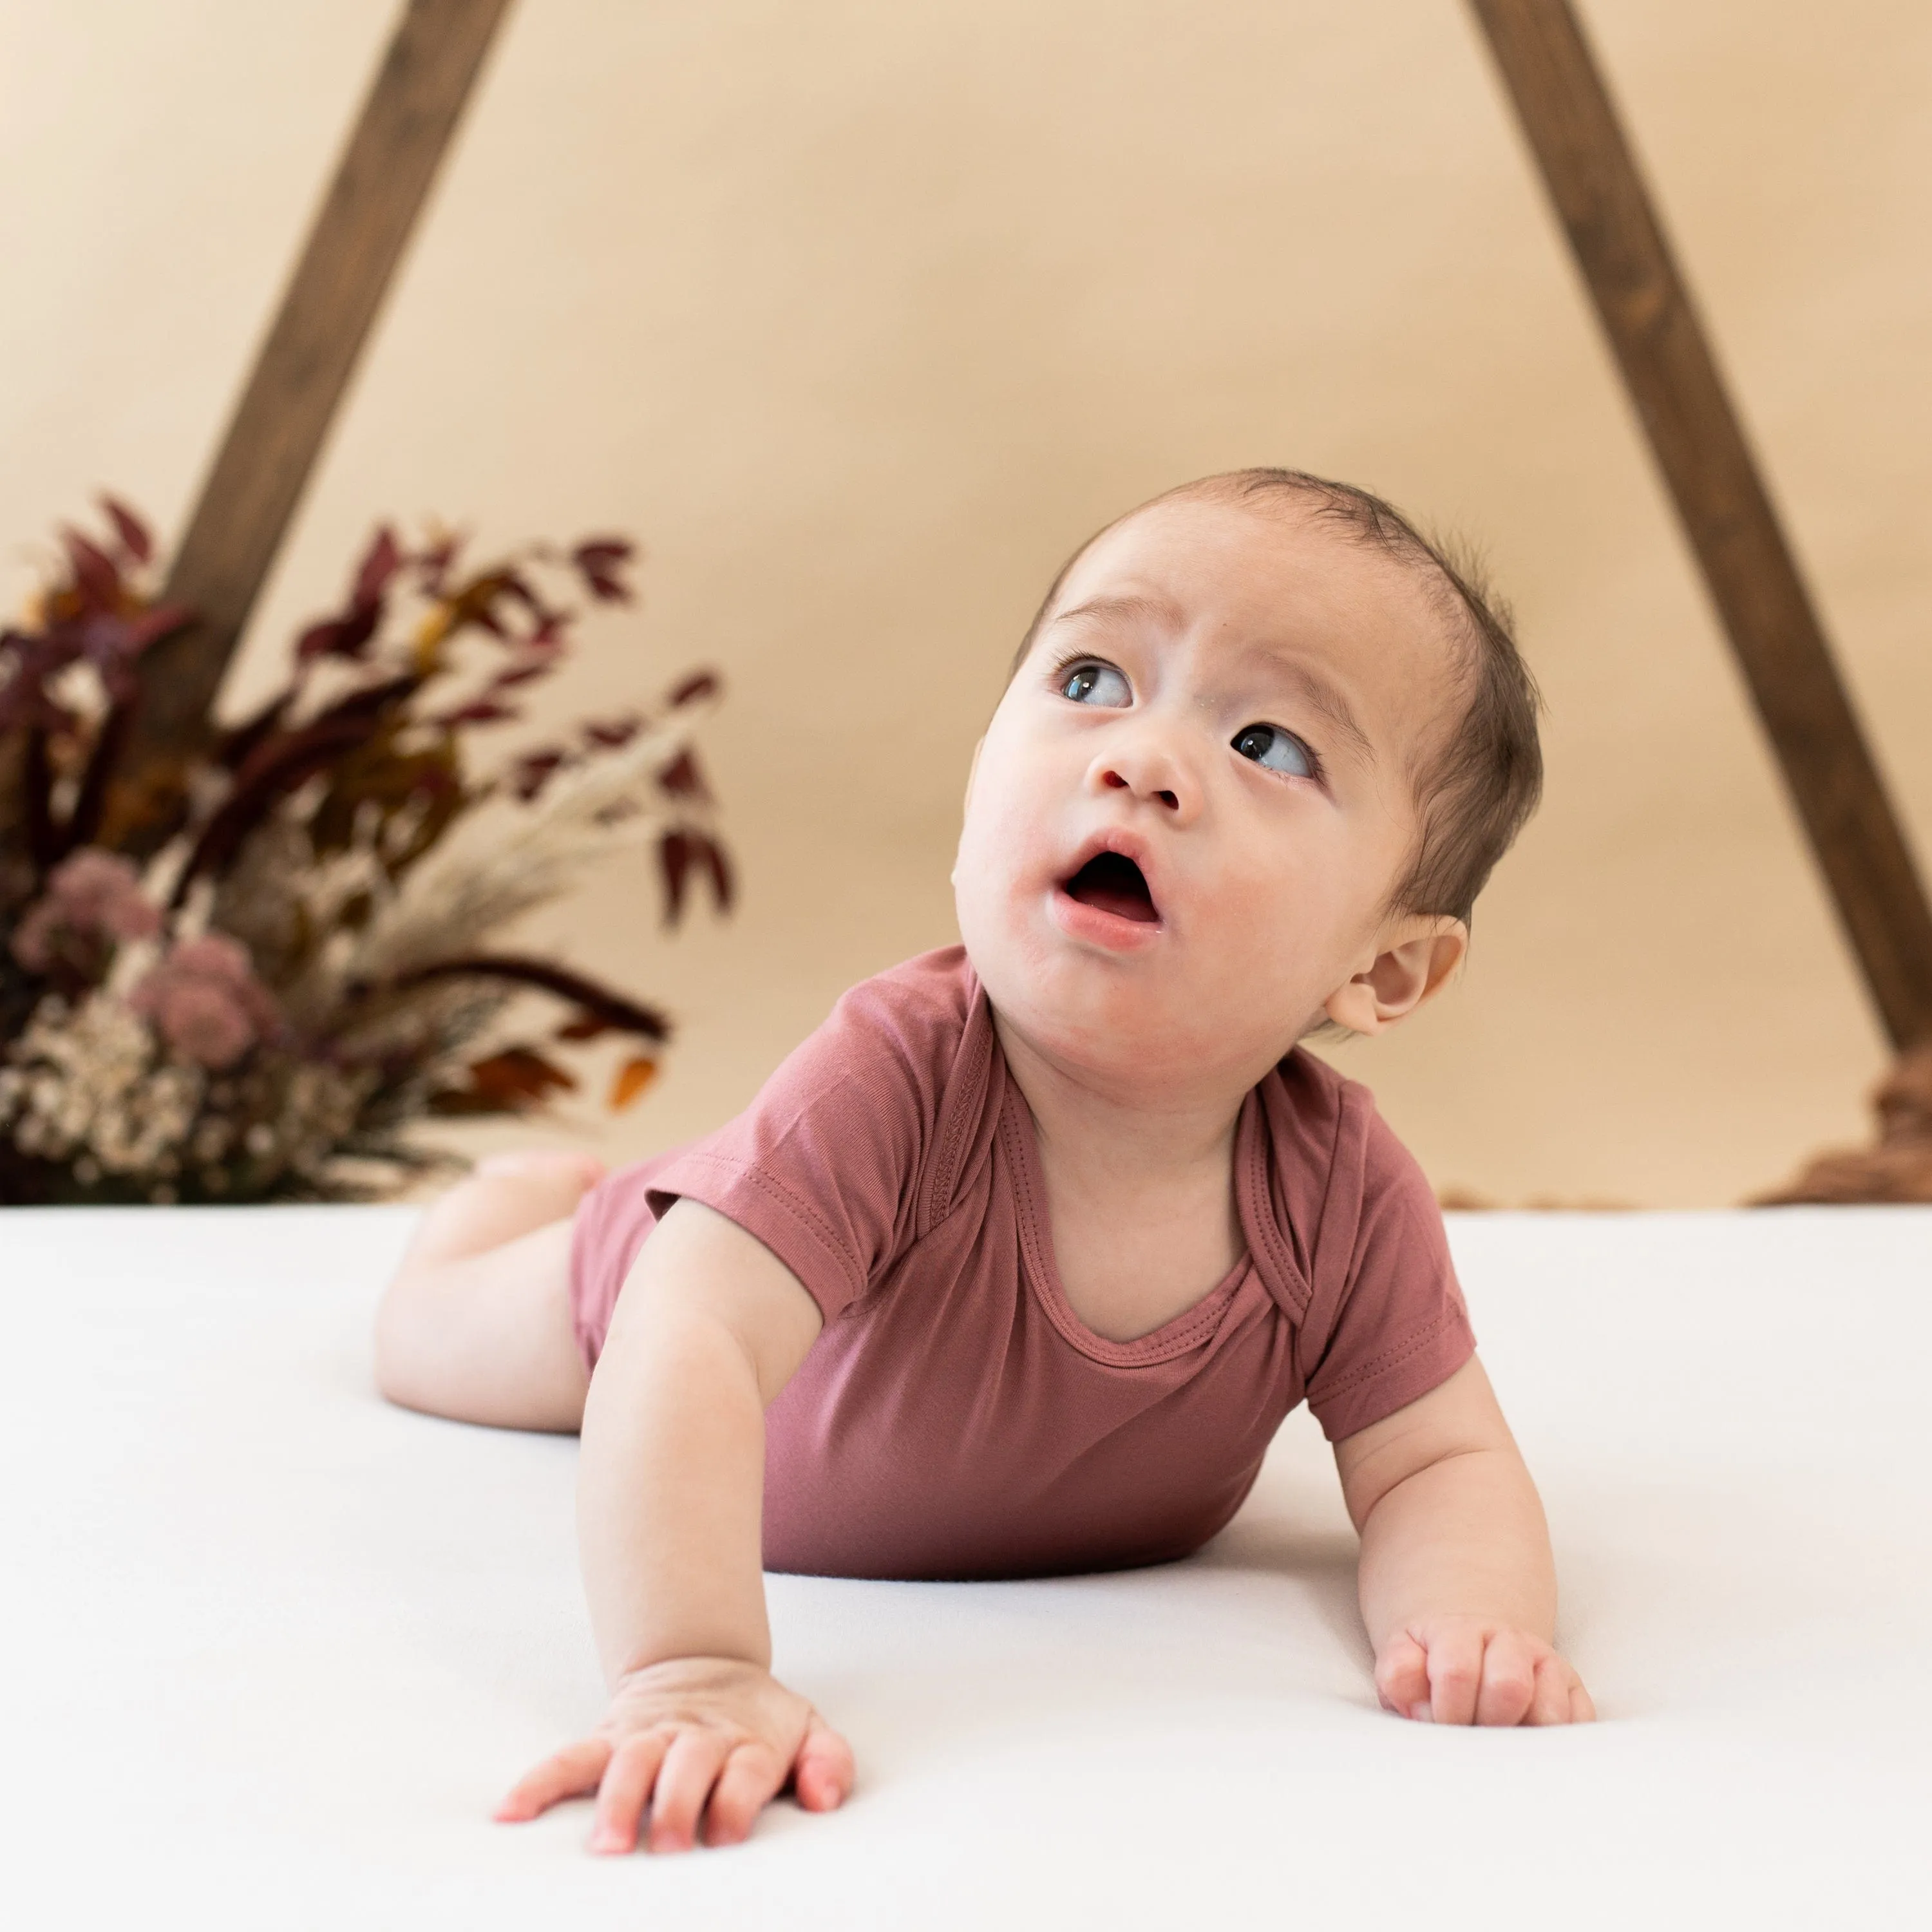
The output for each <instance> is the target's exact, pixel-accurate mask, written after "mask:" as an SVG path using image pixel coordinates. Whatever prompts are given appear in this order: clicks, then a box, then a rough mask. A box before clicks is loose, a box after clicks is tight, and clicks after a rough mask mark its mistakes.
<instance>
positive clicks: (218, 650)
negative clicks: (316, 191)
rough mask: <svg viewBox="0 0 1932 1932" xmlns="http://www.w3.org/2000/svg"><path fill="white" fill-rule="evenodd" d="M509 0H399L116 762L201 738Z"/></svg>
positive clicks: (207, 499)
mask: <svg viewBox="0 0 1932 1932" xmlns="http://www.w3.org/2000/svg"><path fill="white" fill-rule="evenodd" d="M508 5H509V0H408V4H407V6H406V7H404V12H403V16H402V18H401V20H400V21H399V22H398V25H397V27H396V30H395V35H394V37H392V40H390V43H389V51H388V52H387V54H386V55H385V56H384V57H383V64H382V66H381V67H380V68H379V69H378V70H377V74H376V77H375V80H374V83H373V84H372V85H371V88H370V90H369V93H368V98H366V99H365V101H364V102H363V104H362V114H361V115H360V117H359V119H358V120H357V121H356V125H355V127H354V129H353V130H352V132H351V133H350V137H349V142H348V145H347V147H346V148H345V149H344V151H343V154H342V158H341V161H340V163H338V166H337V168H336V171H335V179H334V181H332V182H331V183H330V184H329V191H328V193H327V194H326V196H324V197H323V202H322V205H321V207H320V209H319V210H318V211H317V214H316V217H315V220H314V225H313V226H311V229H310V230H309V234H308V242H307V244H306V245H305V247H304V248H303V250H302V255H301V257H300V259H299V260H298V261H297V263H296V267H295V272H294V273H293V275H291V276H290V279H289V283H288V287H287V290H285V291H284V294H283V296H282V304H281V308H280V310H279V311H278V312H277V314H276V316H275V321H274V323H272V325H271V326H270V328H269V333H268V336H267V338H266V341H264V342H263V345H262V349H261V353H260V356H258V357H257V360H256V364H255V368H254V374H252V375H251V377H249V379H248V386H247V387H246V388H245V389H244V390H243V391H242V398H241V401H239V403H238V404H236V408H235V413H234V415H233V417H232V418H231V419H230V420H229V425H228V430H227V434H226V435H225V436H224V437H223V439H222V441H221V445H220V449H218V450H217V452H216V455H215V458H214V463H213V465H212V466H211V469H209V471H208V477H207V480H206V481H205V483H204V484H202V492H201V496H200V500H199V502H197V503H196V505H195V506H194V509H193V512H192V514H190V517H189V518H188V522H187V530H186V532H185V533H184V535H183V536H182V538H181V542H180V544H179V547H178V548H177V549H176V550H175V556H174V561H173V565H172V568H171V569H170V571H169V576H168V581H167V586H166V590H165V591H164V592H163V595H164V596H165V597H166V598H167V599H168V600H169V601H171V602H172V601H179V602H182V603H185V604H191V605H192V606H193V607H194V609H195V610H196V612H197V613H198V618H197V621H196V622H195V624H194V625H193V626H192V627H191V628H189V629H187V630H185V631H181V632H179V633H178V634H176V635H175V636H174V637H171V638H169V639H167V640H165V641H164V642H163V643H161V644H159V645H157V646H156V647H155V649H154V652H153V653H152V655H151V659H150V661H149V665H148V674H147V675H146V676H145V677H144V679H143V681H142V682H143V685H144V689H143V693H142V707H141V710H140V712H139V715H138V716H137V717H136V719H135V721H134V728H133V732H132V733H131V734H130V740H129V743H128V745H127V751H126V752H125V753H124V756H123V757H122V760H121V769H122V771H123V772H139V771H140V770H141V769H143V768H145V767H146V766H150V765H151V764H154V763H164V764H169V765H172V764H176V763H178V762H179V761H180V760H182V759H183V758H184V757H187V756H188V755H190V754H192V753H193V751H196V750H197V749H199V748H201V747H202V746H203V745H205V744H206V743H207V742H208V739H209V736H210V735H211V731H212V727H213V712H214V700H215V697H216V694H217V692H218V691H219V690H220V685H221V679H222V675H223V672H224V671H225V670H226V668H227V666H228V662H229V658H231V657H232V656H233V654H234V651H235V647H236V645H237V643H239V641H240V640H241V637H242V630H243V628H244V627H245V625H246V624H247V623H248V614H249V612H250V611H251V610H252V609H253V608H254V603H255V600H256V598H257V596H258V595H260V592H261V589H262V586H263V582H264V580H266V577H267V576H268V574H269V567H270V565H272V563H273V562H274V561H275V553H276V551H277V550H278V549H279V548H280V547H281V541H282V538H283V535H284V532H286V531H287V528H288V526H289V522H290V518H291V517H293V514H294V513H295V508H296V504H297V503H298V502H299V501H300V499H301V496H302V488H303V486H304V484H305V483H306V482H307V481H308V476H309V472H310V471H311V469H313V468H314V464H315V460H316V458H317V455H318V453H319V452H320V449H321V448H322V444H323V438H324V437H326V434H328V431H329V422H330V419H331V418H332V416H334V415H335V408H336V405H337V404H338V402H339V401H341V397H342V392H343V391H344V389H345V388H346V387H347V385H348V382H349V378H350V374H351V373H352V371H353V370H354V368H355V366H356V358H357V356H358V355H359V353H360V352H361V350H362V344H363V343H364V341H365V339H366V338H367V337H368V333H369V329H370V326H371V323H373V322H374V320H375V317H376V313H377V310H378V308H380V306H381V304H382V300H383V293H384V291H385V290H386V289H387V288H388V287H389V281H390V278H391V277H392V275H393V274H394V273H395V267H396V264H397V262H398V260H399V259H400V258H401V255H402V252H403V249H404V245H406V244H407V242H408V240H409V237H410V229H411V228H412V227H413V226H414V224H415V222H416V216H417V214H418V212H419V211H420V209H421V208H422V204H423V202H424V199H425V197H426V196H428V192H429V188H430V184H431V181H433V180H434V178H435V175H436V171H437V163H439V162H440V160H442V158H443V153H444V151H445V149H446V148H447V147H448V146H449V140H450V136H451V135H452V133H454V132H455V127H456V124H457V121H458V118H459V117H460V115H461V114H462V112H463V104H464V102H465V101H466V100H467V99H468V98H469V93H470V91H471V89H472V86H473V84H474V83H475V79H476V75H477V71H478V68H481V65H482V62H483V58H484V54H485V53H486V52H487V51H488V49H489V46H490V40H491V37H492V36H493V34H495V32H496V28H497V26H498V24H499V22H500V21H501V20H502V17H503V15H504V13H505V11H506V10H507V9H508Z"/></svg>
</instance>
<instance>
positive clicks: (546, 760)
mask: <svg viewBox="0 0 1932 1932" xmlns="http://www.w3.org/2000/svg"><path fill="white" fill-rule="evenodd" d="M563 763H564V755H563V754H562V752H561V751H530V752H528V753H526V754H525V755H524V756H523V757H520V758H519V759H518V760H517V763H516V764H515V766H514V768H513V769H512V770H511V775H510V789H511V790H512V791H514V793H516V795H517V798H518V799H519V800H520V802H522V803H523V804H525V805H528V804H529V802H530V800H531V799H533V798H535V796H537V794H538V793H539V792H541V790H543V788H544V786H545V785H547V784H549V782H550V780H551V779H552V778H554V777H555V776H556V774H557V772H558V771H559V769H561V767H562V765H563Z"/></svg>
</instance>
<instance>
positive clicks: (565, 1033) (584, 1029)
mask: <svg viewBox="0 0 1932 1932" xmlns="http://www.w3.org/2000/svg"><path fill="white" fill-rule="evenodd" d="M609 1031H610V1025H609V1024H608V1022H606V1021H604V1020H601V1019H598V1017H597V1016H596V1015H595V1013H579V1014H578V1015H577V1017H576V1019H574V1020H565V1022H564V1023H563V1025H562V1026H560V1027H559V1028H557V1030H556V1038H557V1039H559V1040H571V1041H573V1042H577V1043H581V1042H582V1041H584V1040H601V1038H602V1037H604V1034H607V1033H608V1032H609Z"/></svg>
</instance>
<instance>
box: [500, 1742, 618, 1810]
mask: <svg viewBox="0 0 1932 1932" xmlns="http://www.w3.org/2000/svg"><path fill="white" fill-rule="evenodd" d="M608 1763H610V1744H609V1742H608V1741H607V1739H603V1738H586V1739H583V1741H582V1742H580V1743H578V1744H574V1745H565V1747H564V1748H563V1749H562V1751H556V1752H553V1753H552V1754H551V1755H550V1757H547V1758H545V1759H544V1761H543V1763H541V1764H540V1765H538V1766H537V1767H536V1769H535V1770H533V1771H526V1772H524V1774H523V1776H522V1777H521V1778H519V1779H518V1780H517V1783H516V1784H515V1786H514V1787H513V1788H512V1790H511V1792H510V1793H509V1795H508V1796H507V1797H506V1798H505V1799H504V1800H503V1802H502V1804H500V1805H498V1806H497V1807H496V1812H495V1814H494V1816H495V1817H496V1822H497V1823H499V1824H501V1825H521V1824H526V1823H528V1822H529V1820H531V1819H532V1818H535V1817H539V1816H540V1815H541V1814H542V1813H544V1812H545V1811H548V1810H549V1809H550V1807H551V1806H552V1805H556V1804H560V1803H561V1802H562V1801H563V1800H564V1799H566V1798H581V1797H583V1796H584V1794H585V1793H586V1792H591V1791H595V1790H596V1789H597V1781H598V1779H599V1778H601V1777H602V1776H603V1775H604V1766H606V1765H607V1764H608Z"/></svg>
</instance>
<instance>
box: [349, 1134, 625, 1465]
mask: <svg viewBox="0 0 1932 1932" xmlns="http://www.w3.org/2000/svg"><path fill="white" fill-rule="evenodd" d="M603 1172H604V1169H603V1165H602V1163H601V1162H599V1161H597V1160H594V1159H592V1157H589V1155H586V1154H505V1155H502V1156H499V1157H496V1158H495V1159H493V1160H486V1161H484V1162H483V1163H481V1164H480V1165H479V1166H478V1168H477V1169H476V1172H475V1173H474V1174H473V1175H471V1176H470V1177H469V1179H468V1180H466V1181H460V1182H459V1183H458V1184H457V1185H456V1186H455V1187H453V1188H452V1189H451V1190H450V1191H449V1193H447V1194H446V1195H444V1196H443V1197H442V1199H440V1200H439V1201H437V1202H436V1204H435V1205H434V1206H433V1207H432V1208H431V1209H430V1211H429V1212H428V1214H426V1215H425V1217H423V1222H422V1226H421V1227H420V1228H419V1229H417V1231H416V1238H415V1239H414V1240H413V1241H412V1242H411V1243H410V1249H409V1252H408V1253H407V1254H406V1255H405V1256H404V1257H403V1262H402V1265H401V1268H398V1270H397V1271H396V1276H395V1280H393V1281H392V1282H391V1283H390V1284H389V1288H388V1289H387V1291H386V1292H385V1294H384V1295H383V1302H382V1306H381V1307H380V1309H378V1310H377V1315H376V1361H375V1368H376V1386H377V1388H379V1389H380V1390H381V1391H382V1392H383V1394H384V1395H386V1396H387V1397H389V1400H390V1401H392V1402H394V1403H401V1405H402V1406H404V1408H405V1409H422V1410H423V1411H425V1412H426V1413H427V1414H428V1415H447V1416H450V1417H453V1418H455V1420H456V1421H459V1422H482V1423H489V1424H493V1425H494V1426H495V1427H498V1428H502V1429H545V1430H566V1431H567V1430H575V1429H577V1427H579V1426H580V1424H582V1422H583V1396H584V1391H585V1390H586V1388H588V1387H589V1374H588V1373H587V1372H586V1370H585V1368H584V1366H583V1357H582V1356H581V1355H580V1354H579V1353H578V1352H577V1338H576V1336H575V1334H574V1332H573V1331H572V1330H571V1321H570V1232H571V1215H572V1214H574V1212H575V1211H576V1208H577V1203H578V1202H579V1201H580V1200H581V1199H583V1196H584V1195H585V1194H586V1193H587V1192H588V1191H589V1189H590V1188H591V1187H593V1186H595V1184H596V1183H597V1181H598V1180H599V1179H601V1177H602V1175H603Z"/></svg>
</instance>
